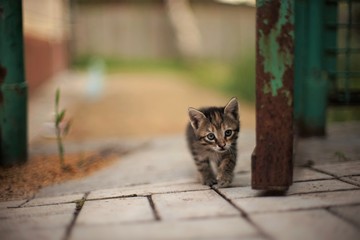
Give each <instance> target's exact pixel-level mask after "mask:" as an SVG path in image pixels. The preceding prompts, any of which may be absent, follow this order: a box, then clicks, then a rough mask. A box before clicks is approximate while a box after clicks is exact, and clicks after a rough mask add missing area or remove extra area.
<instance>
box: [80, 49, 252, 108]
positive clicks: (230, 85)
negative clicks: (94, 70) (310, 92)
mask: <svg viewBox="0 0 360 240" xmlns="http://www.w3.org/2000/svg"><path fill="white" fill-rule="evenodd" d="M98 59H101V60H102V61H103V62H104V63H105V66H106V72H107V73H115V72H135V71H136V72H176V73H178V74H182V75H185V76H187V78H188V79H189V81H191V82H193V83H195V84H197V85H200V86H202V87H205V88H210V89H215V90H217V91H219V92H222V93H224V94H226V95H229V96H236V97H238V98H240V99H242V100H245V101H248V102H254V101H255V55H254V54H252V55H251V54H249V55H245V57H243V58H239V59H237V60H236V61H233V62H229V61H215V60H204V59H202V60H192V61H183V60H181V59H156V60H151V59H133V60H124V59H119V58H112V57H101V56H91V55H85V56H82V57H79V58H77V59H76V60H75V61H74V63H73V68H74V69H77V70H86V69H88V68H89V67H90V66H91V65H92V64H93V63H94V62H95V61H97V60H98Z"/></svg>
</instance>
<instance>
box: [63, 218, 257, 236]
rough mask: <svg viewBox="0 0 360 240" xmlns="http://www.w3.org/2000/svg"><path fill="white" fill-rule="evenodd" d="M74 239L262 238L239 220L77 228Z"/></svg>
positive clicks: (248, 225)
mask: <svg viewBox="0 0 360 240" xmlns="http://www.w3.org/2000/svg"><path fill="white" fill-rule="evenodd" d="M70 239H71V240H75V239H76V240H82V239H86V240H92V239H94V240H97V239H107V240H112V239H114V240H117V239H129V240H130V239H141V240H143V239H156V240H162V239H164V240H171V239H186V240H187V239H249V240H256V239H259V240H260V239H262V238H261V237H260V236H259V235H258V233H257V231H256V229H254V228H253V227H252V226H251V225H250V224H249V223H248V222H246V221H245V220H244V219H242V218H240V217H230V218H217V219H196V220H195V219H192V220H186V221H161V222H148V223H139V224H122V225H118V224H117V225H101V226H98V225H97V226H78V227H77V228H75V229H74V231H73V233H72V235H71V238H70Z"/></svg>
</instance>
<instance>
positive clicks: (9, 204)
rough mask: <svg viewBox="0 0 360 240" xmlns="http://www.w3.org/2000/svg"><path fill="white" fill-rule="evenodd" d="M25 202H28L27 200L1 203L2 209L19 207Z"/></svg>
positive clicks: (0, 207)
mask: <svg viewBox="0 0 360 240" xmlns="http://www.w3.org/2000/svg"><path fill="white" fill-rule="evenodd" d="M24 202H26V200H19V201H6V202H0V209H2V208H14V207H19V206H21V204H23V203H24Z"/></svg>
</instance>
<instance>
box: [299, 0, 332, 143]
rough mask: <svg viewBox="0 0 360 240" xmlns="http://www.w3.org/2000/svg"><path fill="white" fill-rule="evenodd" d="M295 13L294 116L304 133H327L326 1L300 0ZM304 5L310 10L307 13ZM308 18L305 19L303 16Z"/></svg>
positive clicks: (316, 134) (301, 133)
mask: <svg viewBox="0 0 360 240" xmlns="http://www.w3.org/2000/svg"><path fill="white" fill-rule="evenodd" d="M296 8H297V9H296V14H303V15H302V16H301V17H297V18H296V20H297V21H298V20H299V22H296V27H295V29H296V43H295V47H296V50H295V52H296V53H297V54H299V52H302V54H301V55H300V54H299V55H296V60H295V71H296V74H295V76H296V77H295V79H296V81H295V83H296V87H295V89H297V90H296V92H295V94H296V95H295V97H296V98H295V117H296V120H297V122H298V125H299V134H300V135H302V136H322V135H325V124H326V107H327V96H328V81H327V76H326V71H325V70H324V61H323V59H324V44H323V43H324V22H323V17H324V16H323V11H324V1H320V0H316V1H309V0H306V1H304V0H300V1H299V3H297V5H296ZM304 8H306V9H307V10H306V11H305V12H304ZM302 17H305V18H306V20H304V19H302V20H300V19H301V18H302Z"/></svg>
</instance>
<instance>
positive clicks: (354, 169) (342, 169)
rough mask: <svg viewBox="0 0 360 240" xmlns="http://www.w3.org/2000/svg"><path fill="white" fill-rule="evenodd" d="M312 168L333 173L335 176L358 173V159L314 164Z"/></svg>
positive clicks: (359, 170) (359, 164)
mask: <svg viewBox="0 0 360 240" xmlns="http://www.w3.org/2000/svg"><path fill="white" fill-rule="evenodd" d="M314 168H315V169H319V170H321V171H324V172H327V173H330V174H334V175H336V176H337V177H344V176H351V175H360V161H349V162H342V163H333V164H324V165H316V166H314Z"/></svg>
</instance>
